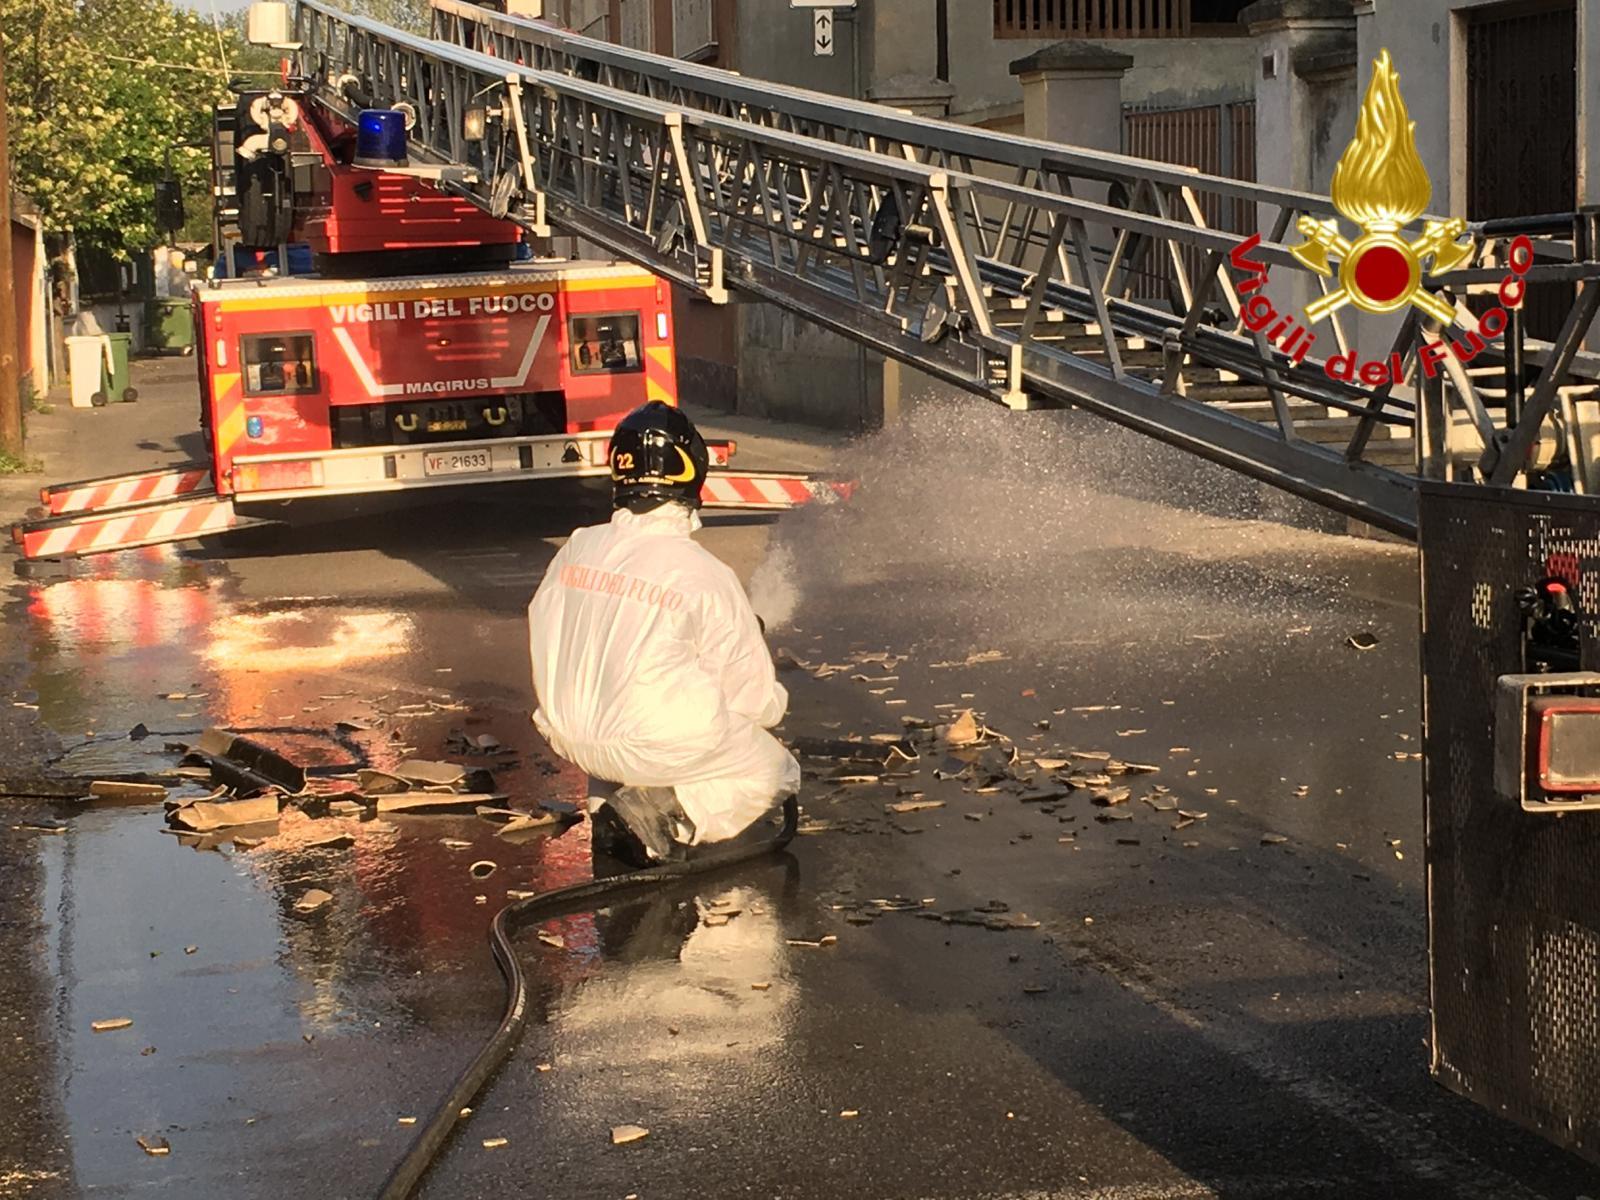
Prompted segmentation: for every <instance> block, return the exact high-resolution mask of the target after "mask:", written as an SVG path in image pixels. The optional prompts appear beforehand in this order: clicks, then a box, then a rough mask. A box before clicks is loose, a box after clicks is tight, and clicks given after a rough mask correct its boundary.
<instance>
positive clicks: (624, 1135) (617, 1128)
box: [611, 1125, 650, 1146]
mask: <svg viewBox="0 0 1600 1200" xmlns="http://www.w3.org/2000/svg"><path fill="white" fill-rule="evenodd" d="M649 1136H650V1131H649V1130H648V1129H646V1128H645V1127H644V1126H643V1125H613V1126H612V1127H611V1144H612V1145H613V1146H626V1145H628V1144H629V1143H630V1142H642V1141H643V1140H644V1139H645V1138H647V1137H649Z"/></svg>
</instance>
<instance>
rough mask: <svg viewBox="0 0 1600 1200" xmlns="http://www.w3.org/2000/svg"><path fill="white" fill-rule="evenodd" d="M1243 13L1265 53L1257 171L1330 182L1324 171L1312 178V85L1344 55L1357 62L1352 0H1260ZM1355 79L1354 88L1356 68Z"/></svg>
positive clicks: (1315, 184) (1268, 179) (1282, 182)
mask: <svg viewBox="0 0 1600 1200" xmlns="http://www.w3.org/2000/svg"><path fill="white" fill-rule="evenodd" d="M1239 20H1240V21H1241V22H1243V23H1244V24H1245V25H1246V26H1247V27H1248V28H1249V30H1250V36H1251V37H1253V38H1254V39H1255V42H1256V50H1257V55H1258V57H1259V59H1260V68H1259V70H1258V71H1257V72H1256V178H1257V179H1258V180H1259V181H1260V182H1262V183H1270V184H1273V185H1275V186H1277V187H1286V188H1298V189H1300V190H1302V191H1312V190H1316V189H1322V190H1326V188H1327V183H1328V181H1327V180H1326V179H1322V180H1318V179H1314V178H1312V170H1313V163H1314V162H1315V161H1316V160H1317V157H1318V156H1317V155H1316V154H1315V153H1314V143H1315V141H1316V139H1317V138H1318V136H1319V129H1318V125H1319V122H1318V119H1317V118H1318V111H1317V110H1318V108H1319V107H1320V106H1319V103H1318V97H1317V96H1316V95H1314V94H1313V93H1314V92H1315V91H1317V90H1318V89H1319V87H1320V80H1319V78H1318V77H1319V76H1322V75H1325V74H1326V73H1327V71H1328V69H1329V68H1330V67H1331V66H1332V65H1333V64H1334V63H1336V62H1337V61H1338V60H1339V59H1341V58H1344V57H1348V58H1349V59H1350V60H1351V61H1352V65H1353V60H1354V55H1355V48H1356V18H1355V12H1354V10H1353V8H1352V6H1351V3H1350V0H1256V3H1254V4H1252V5H1250V6H1249V7H1248V8H1246V9H1245V10H1244V12H1242V13H1241V14H1240V15H1239ZM1351 80H1352V94H1353V84H1354V76H1353V74H1352V76H1351ZM1321 136H1322V137H1324V138H1325V137H1326V136H1327V134H1326V132H1322V133H1321ZM1345 136H1346V137H1348V136H1349V135H1348V133H1347V134H1346V135H1345ZM1341 148H1342V147H1341ZM1333 158H1334V159H1335V160H1337V158H1338V151H1335V152H1334V154H1333ZM1330 169H1331V167H1330Z"/></svg>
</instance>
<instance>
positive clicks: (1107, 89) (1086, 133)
mask: <svg viewBox="0 0 1600 1200" xmlns="http://www.w3.org/2000/svg"><path fill="white" fill-rule="evenodd" d="M1131 66H1133V58H1132V56H1130V55H1127V54H1119V53H1117V52H1116V51H1114V50H1106V49H1103V48H1102V47H1100V46H1096V45H1093V44H1091V43H1088V42H1056V43H1055V44H1054V45H1051V46H1046V47H1045V48H1044V49H1043V50H1036V51H1035V52H1034V53H1032V54H1030V55H1028V56H1027V57H1026V58H1019V59H1017V60H1016V61H1015V62H1013V63H1012V64H1011V73H1012V74H1013V75H1015V76H1017V77H1018V79H1019V80H1020V81H1021V83H1022V121H1023V133H1024V134H1025V135H1026V136H1028V137H1031V138H1042V139H1044V140H1045V141H1049V142H1061V143H1063V144H1064V145H1068V146H1077V147H1080V148H1082V149H1085V150H1110V151H1112V152H1114V153H1119V152H1120V151H1121V150H1122V76H1123V74H1124V73H1125V72H1126V71H1127V70H1128V68H1129V67H1131Z"/></svg>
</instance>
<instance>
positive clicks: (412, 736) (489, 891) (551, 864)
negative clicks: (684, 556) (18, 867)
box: [0, 548, 609, 1194]
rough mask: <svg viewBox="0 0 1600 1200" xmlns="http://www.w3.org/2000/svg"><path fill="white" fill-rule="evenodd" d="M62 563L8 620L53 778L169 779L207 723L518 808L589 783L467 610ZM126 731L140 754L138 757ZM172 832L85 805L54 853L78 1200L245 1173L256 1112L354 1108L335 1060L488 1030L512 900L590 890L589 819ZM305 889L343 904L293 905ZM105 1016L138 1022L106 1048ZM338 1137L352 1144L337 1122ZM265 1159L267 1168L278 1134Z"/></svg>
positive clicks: (132, 558) (124, 563)
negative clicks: (464, 742)
mask: <svg viewBox="0 0 1600 1200" xmlns="http://www.w3.org/2000/svg"><path fill="white" fill-rule="evenodd" d="M74 569H75V571H76V572H78V573H77V574H75V575H74V576H73V577H71V578H67V579H61V580H54V581H38V582H34V583H30V584H29V585H27V586H26V588H25V589H24V591H23V599H22V602H21V604H20V606H18V607H19V608H20V611H18V610H17V608H15V607H14V608H13V611H12V612H11V613H10V614H9V616H8V625H9V627H10V628H12V629H14V630H16V631H18V632H19V634H20V638H21V646H20V650H21V656H22V659H23V662H24V673H23V677H22V678H23V686H24V687H25V688H27V689H29V690H28V692H26V693H24V694H22V695H19V696H18V697H17V698H16V699H17V700H19V701H21V702H22V704H23V705H29V704H36V705H37V712H36V713H35V711H34V710H33V709H31V708H27V707H18V708H14V709H11V710H10V711H8V712H6V713H5V714H4V715H3V717H0V719H3V720H7V721H17V720H27V721H33V720H38V721H39V722H41V723H42V724H43V725H44V726H45V727H46V728H47V729H48V730H49V731H50V732H51V733H53V734H54V735H55V736H56V737H57V738H59V739H60V743H61V746H62V748H63V749H62V753H61V755H60V758H59V760H58V762H57V764H56V767H57V769H64V770H67V771H70V772H71V773H73V774H81V775H85V776H104V775H116V774H122V773H129V772H158V771H160V770H163V769H166V768H170V767H172V766H174V765H175V764H176V762H177V759H178V754H177V753H175V752H173V751H169V750H167V749H166V748H165V745H164V743H165V742H167V741H169V740H178V741H188V740H192V738H193V737H194V736H195V735H196V734H197V733H198V732H199V731H200V730H202V729H204V728H206V727H208V726H219V727H224V728H229V729H232V730H235V731H238V732H248V733H249V734H250V736H252V737H253V738H254V739H255V740H258V741H262V742H265V743H267V744H269V745H271V746H273V747H274V748H277V749H280V750H282V751H283V752H284V753H286V754H287V755H289V756H290V757H292V758H294V759H295V760H296V761H299V762H301V763H303V764H305V765H307V766H308V767H312V768H316V767H319V766H320V767H323V768H340V767H343V768H349V767H351V766H353V765H355V764H357V763H359V764H360V765H370V766H373V767H376V768H379V769H386V768H392V767H393V766H394V765H396V763H398V762H399V761H400V760H401V759H402V758H405V757H411V756H416V757H423V758H442V759H450V760H452V761H457V762H461V763H463V764H464V765H466V766H468V767H469V768H479V767H482V768H487V769H488V770H490V771H491V772H492V773H493V774H494V778H495V784H496V789H497V790H498V791H500V792H503V793H506V794H507V795H508V796H509V798H510V803H511V804H512V805H513V806H516V807H531V806H532V805H534V804H536V803H538V802H539V801H541V800H543V799H548V798H555V799H560V800H565V801H569V802H571V801H575V800H578V799H579V798H580V797H581V795H582V790H583V780H582V779H581V777H578V776H576V775H575V773H573V772H572V771H570V770H564V769H557V768H556V767H555V766H553V765H552V764H550V763H548V762H547V761H545V760H544V759H543V757H542V748H541V745H540V744H539V743H538V738H537V735H536V733H535V731H534V730H533V728H532V726H531V723H530V722H529V721H528V719H527V710H526V705H527V699H526V696H525V694H524V693H523V690H522V687H523V685H521V679H522V672H521V671H520V669H519V668H518V666H517V664H515V663H509V662H506V661H505V658H506V656H505V655H504V653H503V647H504V645H505V638H504V637H503V636H502V635H501V632H500V631H498V630H495V631H486V630H485V629H484V628H483V627H482V626H481V624H480V625H477V626H472V625H464V624H463V616H462V614H461V611H460V610H457V609H452V608H448V607H434V608H429V607H426V606H423V607H419V608H417V609H416V610H414V611H410V612H407V613H405V614H400V613H397V612H392V611H388V610H384V609H381V608H377V607H363V606H360V605H351V604H348V603H345V602H341V601H339V600H337V599H334V598H328V599H305V598H301V599H285V600H283V601H281V602H267V603H259V602H258V603H251V604H248V605H244V604H240V603H238V602H236V600H235V599H234V598H233V596H232V586H231V580H230V579H229V577H228V576H227V574H226V571H225V568H221V567H218V566H216V565H208V564H196V563H193V562H188V561H185V560H184V559H182V558H181V557H180V556H178V555H176V554H175V553H174V552H173V551H171V550H170V549H166V548H159V549H152V550H150V551H137V552H130V553H126V554H120V555H114V556H107V557H105V558H103V559H99V560H95V561H94V562H92V563H85V564H78V565H77V566H76V567H75V568H74ZM468 619H470V620H472V621H479V622H481V621H482V620H483V618H482V617H481V616H472V617H470V618H468ZM507 619H508V620H509V619H510V618H507ZM489 632H492V634H493V636H489V635H488V633H489ZM520 640H521V639H520V637H519V638H518V639H517V641H519V642H520ZM513 679H514V680H515V681H516V682H515V684H514V683H513V682H512V680H513ZM339 722H348V723H350V724H348V725H347V726H345V727H344V728H342V729H339V728H338V723H339ZM138 724H143V725H144V726H146V727H147V729H148V730H149V731H150V735H149V736H148V737H144V738H142V739H134V738H131V737H130V736H129V730H130V729H132V728H133V727H134V726H135V725H138ZM480 733H491V734H492V735H493V737H494V739H495V740H496V741H497V742H498V743H500V746H499V748H498V749H496V750H495V751H494V752H493V753H486V754H474V755H452V754H450V753H449V752H448V750H447V748H446V745H447V740H448V739H449V738H450V737H451V736H452V734H455V735H461V734H466V735H469V736H472V735H477V734H480ZM346 786H348V785H346ZM164 824H165V822H164V819H163V814H162V811H161V809H160V808H159V807H150V806H140V807H106V808H88V809H85V810H83V811H81V812H79V813H77V814H76V815H75V816H74V817H73V818H72V819H71V820H70V821H69V827H68V829H67V832H66V833H65V835H64V836H60V837H54V838H42V839H40V841H39V852H40V856H41V859H42V861H43V864H44V868H45V878H46V885H45V897H44V909H45V912H46V916H47V930H46V934H45V937H46V947H45V955H46V960H47V963H48V967H47V969H48V970H49V971H50V973H51V974H52V975H53V976H54V980H55V995H56V997H57V1000H56V1010H55V1013H54V1019H55V1025H56V1029H57V1036H58V1038H59V1042H60V1047H61V1049H60V1058H59V1061H60V1064H61V1071H62V1088H63V1093H64V1096H65V1109H66V1113H67V1120H68V1129H67V1131H66V1132H68V1133H69V1134H70V1135H71V1140H70V1143H69V1145H70V1146H71V1148H72V1154H73V1157H74V1171H75V1175H76V1179H77V1182H78V1184H79V1186H80V1187H82V1188H83V1189H84V1190H85V1191H92V1190H94V1189H96V1188H107V1187H116V1188H127V1187H130V1186H136V1185H141V1184H143V1185H152V1186H163V1183H162V1181H167V1182H171V1181H173V1180H177V1179H187V1180H189V1181H191V1182H192V1181H193V1179H194V1176H193V1174H192V1173H193V1172H194V1171H195V1170H197V1169H199V1170H201V1171H202V1172H207V1171H209V1172H214V1173H215V1174H216V1178H217V1179H218V1180H220V1179H222V1178H224V1177H227V1178H234V1172H236V1171H237V1169H238V1168H237V1164H236V1163H233V1161H232V1160H231V1159H230V1157H229V1148H230V1147H235V1148H236V1142H237V1140H238V1139H239V1138H240V1137H242V1136H244V1135H243V1134H242V1133H241V1131H242V1130H245V1129H246V1128H247V1126H246V1124H245V1123H246V1122H248V1121H253V1120H256V1119H261V1120H263V1121H265V1120H266V1119H267V1118H268V1117H269V1116H273V1115H275V1116H276V1117H277V1118H278V1119H279V1120H280V1121H281V1122H282V1124H283V1126H284V1128H285V1129H288V1130H294V1131H295V1134H294V1136H297V1137H301V1138H303V1137H305V1136H308V1135H307V1134H306V1133H305V1131H304V1128H303V1126H304V1117H303V1115H302V1114H301V1113H300V1112H299V1111H298V1110H299V1109H300V1108H301V1106H302V1105H303V1104H304V1103H305V1100H304V1097H305V1096H306V1095H307V1094H308V1093H309V1092H312V1091H320V1092H321V1093H324V1094H325V1093H327V1092H328V1091H330V1089H333V1088H343V1089H344V1090H345V1091H349V1090H351V1089H357V1090H359V1088H360V1086H361V1082H362V1079H363V1078H364V1077H365V1076H364V1073H363V1069H362V1068H357V1069H354V1070H351V1069H348V1057H349V1056H348V1054H345V1055H344V1059H345V1062H346V1066H345V1068H344V1077H342V1078H341V1079H339V1080H337V1081H331V1082H330V1080H328V1079H327V1078H326V1076H327V1073H328V1072H329V1071H330V1070H331V1069H332V1068H330V1067H329V1066H328V1065H327V1064H328V1062H329V1061H330V1056H331V1058H332V1059H333V1060H338V1058H339V1051H338V1050H336V1049H330V1048H331V1047H336V1046H338V1045H339V1044H340V1043H341V1042H343V1041H344V1040H346V1039H362V1040H364V1041H368V1042H370V1043H371V1047H372V1048H371V1050H370V1051H369V1052H366V1053H370V1054H371V1055H373V1056H375V1057H374V1058H373V1060H372V1061H373V1064H374V1070H377V1071H378V1073H379V1074H380V1075H381V1069H379V1067H378V1064H381V1063H382V1062H383V1061H385V1060H386V1059H387V1058H389V1057H391V1056H392V1055H394V1054H395V1053H398V1047H400V1046H402V1045H404V1044H405V1042H406V1041H407V1039H408V1038H415V1037H416V1036H417V1035H418V1034H419V1033H420V1032H421V1031H426V1032H427V1033H428V1035H429V1036H430V1037H436V1036H437V1035H438V1032H439V1029H440V1027H441V1026H443V1027H446V1028H452V1027H456V1026H462V1025H465V1026H468V1027H470V1028H469V1029H468V1034H469V1035H470V1037H471V1038H472V1039H473V1040H474V1041H475V1040H476V1039H477V1037H478V1036H479V1035H480V1033H481V1032H482V1030H481V1029H480V1025H481V1024H482V1023H483V1022H487V1023H488V1027H492V1024H493V1020H494V1019H495V1017H496V1015H497V1006H498V1002H499V984H498V976H497V975H496V973H495V970H494V967H493V964H492V960H491V958H490V956H489V954H488V950H487V938H486V933H487V928H488V924H489V921H490V920H491V919H492V917H493V915H494V913H495V912H496V911H497V910H498V909H499V908H500V907H501V906H502V905H503V904H504V903H505V902H506V900H507V892H508V890H516V891H542V890H545V889H547V888H552V887H557V886H561V885H564V884H568V883H572V882H575V881H577V880H579V879H583V878H587V877H588V876H589V874H590V869H591V868H590V857H589V849H588V835H587V826H586V825H582V824H580V825H577V826H574V827H572V828H570V829H567V830H566V831H565V832H560V833H556V834H539V835H536V836H533V837H531V838H530V839H529V840H527V841H522V842H513V841H510V840H508V839H505V838H501V837H498V836H496V831H497V829H498V828H499V827H498V826H496V825H493V824H490V823H489V822H487V821H485V820H483V819H480V818H478V817H476V816H475V815H472V814H471V813H470V811H469V812H468V814H467V815H453V814H452V815H428V816H384V817H383V818H381V819H378V820H373V821H364V822H363V821H355V820H343V821H333V820H321V821H318V822H315V824H316V825H317V826H318V827H319V829H322V828H326V829H333V828H339V829H347V830H348V831H349V832H350V833H351V835H352V842H351V844H349V845H346V846H336V847H309V846H307V845H305V844H304V841H305V839H303V838H299V837H297V836H296V834H295V830H294V822H293V821H292V820H285V821H284V822H282V823H281V824H280V830H279V835H278V836H276V837H271V838H269V839H268V840H267V841H265V842H263V843H262V844H260V845H259V846H256V847H254V848H253V849H249V850H244V849H240V848H238V847H237V846H235V845H233V844H232V841H231V835H229V834H224V835H223V836H221V837H218V838H208V839H206V840H205V841H203V842H202V843H201V848H199V849H198V850H197V849H196V848H192V847H191V846H189V845H185V844H184V843H183V842H181V841H180V839H178V838H177V837H175V836H173V835H171V834H168V833H165V832H163V827H164ZM447 842H450V843H466V845H447ZM483 859H488V860H491V861H493V862H495V863H496V870H495V871H494V873H493V875H492V876H490V877H489V878H487V879H475V878H473V876H472V874H471V871H470V867H471V865H472V864H473V863H474V862H476V861H478V860H483ZM311 888H320V889H323V890H325V891H327V892H329V893H331V894H332V896H333V899H332V901H330V902H329V903H327V904H326V905H324V906H323V907H322V908H320V909H318V910H317V911H315V912H312V913H309V914H307V913H300V912H297V911H296V909H295V905H296V902H297V901H298V900H299V899H300V898H301V897H302V896H303V895H304V893H305V892H307V891H308V890H309V889H311ZM479 897H482V900H481V902H480V900H479ZM607 919H609V918H597V917H595V916H593V915H589V914H583V915H578V916H573V917H569V918H564V919H563V920H562V921H561V922H559V923H558V924H557V926H555V927H556V928H559V929H560V930H562V936H563V938H564V940H565V943H566V946H567V953H565V954H563V955H560V956H555V957H554V958H553V959H552V960H551V961H550V962H548V963H542V964H541V965H540V967H539V971H540V974H541V977H549V978H553V979H554V980H555V982H556V983H557V984H561V983H562V981H563V979H564V978H565V977H566V975H571V976H572V977H573V978H576V976H577V975H578V974H582V973H584V972H586V971H589V970H592V969H597V968H598V962H597V956H598V955H600V954H601V953H602V951H603V949H604V946H603V941H604V938H603V931H602V930H601V929H599V928H597V926H596V921H597V920H599V921H601V922H602V923H603V922H604V921H605V920H607ZM531 937H532V935H531V934H530V935H529V938H530V939H531ZM187 947H194V948H195V949H194V951H193V953H188V952H186V948H187ZM563 973H566V975H564V974H563ZM463 997H465V999H463ZM479 1007H481V1009H482V1011H478V1008H479ZM115 1017H129V1018H131V1019H132V1021H133V1024H132V1025H131V1026H130V1027H129V1028H127V1029H122V1030H116V1031H112V1032H104V1033H94V1032H92V1031H91V1029H90V1023H91V1022H93V1021H97V1020H104V1019H108V1018H115ZM147 1051H148V1052H147ZM384 1102H385V1097H383V1096H382V1095H381V1094H372V1095H362V1096H361V1097H360V1103H361V1104H364V1105H366V1106H368V1107H369V1108H370V1107H373V1106H379V1105H381V1104H383V1103H384ZM329 1119H331V1120H336V1121H338V1122H340V1125H341V1127H342V1123H343V1120H344V1117H343V1114H330V1115H329ZM386 1121H387V1125H388V1128H386V1130H385V1132H392V1127H393V1117H392V1116H388V1117H387V1118H386ZM368 1132H371V1130H370V1129H369V1130H368ZM140 1134H160V1135H162V1136H166V1137H168V1138H169V1139H170V1140H171V1141H172V1143H173V1147H174V1149H173V1155H172V1157H171V1158H169V1159H152V1158H148V1157H146V1156H145V1155H144V1154H143V1153H142V1152H141V1151H140V1150H139V1148H138V1146H137V1145H136V1144H135V1142H134V1138H135V1137H136V1136H138V1135H140ZM322 1141H323V1142H325V1143H326V1144H325V1145H324V1146H323V1147H322V1148H323V1152H325V1153H330V1154H333V1153H337V1152H338V1147H339V1146H340V1145H341V1144H342V1138H341V1137H340V1136H339V1135H338V1134H337V1133H329V1134H328V1135H327V1136H326V1137H324V1138H323V1139H322ZM255 1145H256V1146H258V1147H260V1149H259V1150H258V1151H256V1152H259V1153H261V1154H267V1153H269V1152H270V1151H269V1150H268V1149H267V1148H266V1147H267V1146H268V1145H270V1142H269V1141H267V1140H265V1139H263V1138H258V1140H257V1142H256V1143H255ZM185 1154H187V1156H188V1162H187V1163H184V1162H182V1161H181V1156H183V1155H185ZM202 1155H203V1157H204V1165H203V1166H197V1162H196V1159H197V1158H198V1157H201V1156H202ZM185 1186H187V1184H186V1185H185ZM202 1190H203V1189H202ZM195 1194H200V1193H195ZM210 1194H218V1193H217V1192H215V1191H212V1192H211V1193H210Z"/></svg>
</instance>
